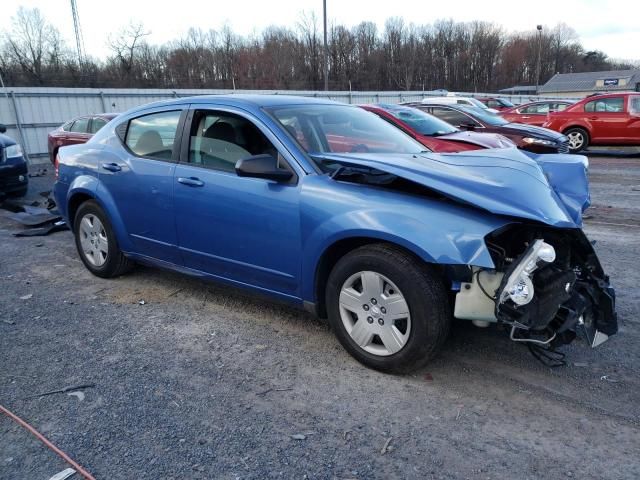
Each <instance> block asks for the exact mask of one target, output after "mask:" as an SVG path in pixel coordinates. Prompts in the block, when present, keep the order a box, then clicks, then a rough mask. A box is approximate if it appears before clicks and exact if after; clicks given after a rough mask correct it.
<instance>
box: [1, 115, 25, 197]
mask: <svg viewBox="0 0 640 480" xmlns="http://www.w3.org/2000/svg"><path fill="white" fill-rule="evenodd" d="M6 132H7V127H6V126H4V125H2V124H0V200H1V199H2V198H3V197H5V196H13V197H22V196H24V195H26V194H27V188H28V187H29V169H28V166H27V161H26V159H25V157H24V155H23V153H22V147H20V144H19V143H18V142H16V141H15V140H14V139H13V138H11V137H9V136H8V135H5V133H6Z"/></svg>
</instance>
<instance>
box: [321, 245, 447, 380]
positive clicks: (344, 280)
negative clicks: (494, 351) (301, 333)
mask: <svg viewBox="0 0 640 480" xmlns="http://www.w3.org/2000/svg"><path fill="white" fill-rule="evenodd" d="M403 302H404V303H403ZM326 304H327V312H328V314H329V323H330V324H331V327H332V328H333V330H334V332H335V334H336V336H337V337H338V340H339V341H340V343H341V344H342V346H343V347H344V348H345V349H346V350H347V351H348V352H349V353H350V354H351V355H352V356H353V357H354V358H355V359H356V360H358V361H359V362H361V363H362V364H364V365H366V366H367V367H370V368H374V369H376V370H380V371H383V372H389V373H406V372H409V371H412V370H415V369H417V368H420V367H422V366H423V365H425V364H426V363H427V362H428V361H429V360H431V359H432V358H433V357H434V356H435V355H436V354H437V353H438V352H439V350H440V348H441V347H442V344H443V343H444V341H445V340H446V338H447V335H448V333H449V327H450V323H451V317H450V314H449V303H448V299H447V292H446V289H445V286H444V283H443V281H442V279H441V278H440V277H439V275H438V274H437V272H436V271H435V270H434V269H433V267H432V266H430V265H428V264H426V263H424V262H422V261H421V260H420V259H417V258H416V257H414V256H413V255H411V254H409V253H407V252H405V251H404V250H402V249H400V248H398V247H395V246H392V245H388V244H373V245H367V246H364V247H360V248H358V249H356V250H354V251H352V252H350V253H348V254H347V255H345V256H344V257H342V258H341V259H340V260H339V261H338V263H337V264H336V265H335V267H334V268H333V270H332V271H331V274H330V275H329V279H328V282H327V288H326ZM403 314H404V315H403Z"/></svg>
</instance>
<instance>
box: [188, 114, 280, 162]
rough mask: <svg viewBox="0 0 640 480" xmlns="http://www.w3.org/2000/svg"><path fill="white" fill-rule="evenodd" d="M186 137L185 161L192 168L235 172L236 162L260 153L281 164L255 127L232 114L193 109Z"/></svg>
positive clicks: (273, 149) (274, 150)
mask: <svg viewBox="0 0 640 480" xmlns="http://www.w3.org/2000/svg"><path fill="white" fill-rule="evenodd" d="M189 136H190V139H189V158H188V162H189V163H190V164H192V165H198V166H202V167H205V168H210V169H213V170H221V171H223V172H230V173H235V167H236V162H237V161H238V160H240V159H241V158H247V157H251V156H254V155H261V154H268V155H272V156H273V157H275V158H277V159H278V160H279V162H281V163H284V161H283V160H282V159H281V158H280V155H279V154H278V151H277V150H276V148H275V147H274V146H273V144H272V143H271V142H270V141H269V140H268V139H267V137H265V135H264V134H263V133H262V132H261V131H260V129H259V128H258V127H256V126H255V125H254V124H253V123H251V122H250V121H249V120H247V119H245V118H243V117H241V116H239V115H234V114H232V113H227V112H217V111H212V110H196V111H195V112H194V115H193V121H192V123H191V132H190V135H189ZM284 168H286V167H284Z"/></svg>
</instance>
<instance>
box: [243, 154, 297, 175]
mask: <svg viewBox="0 0 640 480" xmlns="http://www.w3.org/2000/svg"><path fill="white" fill-rule="evenodd" d="M236 173H237V174H238V176H239V177H254V178H264V179H267V180H273V181H276V182H287V181H289V180H291V177H293V173H291V172H290V171H289V170H285V169H284V168H278V160H276V159H275V158H274V157H273V155H269V154H262V155H253V156H252V157H247V158H241V159H240V160H238V161H237V163H236Z"/></svg>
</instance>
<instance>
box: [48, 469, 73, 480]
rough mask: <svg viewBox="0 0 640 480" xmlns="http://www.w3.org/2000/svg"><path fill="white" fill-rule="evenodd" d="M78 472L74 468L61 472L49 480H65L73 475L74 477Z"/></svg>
mask: <svg viewBox="0 0 640 480" xmlns="http://www.w3.org/2000/svg"><path fill="white" fill-rule="evenodd" d="M75 473H76V471H75V470H74V469H73V468H67V469H65V470H63V471H61V472H58V473H56V474H55V475H54V476H53V477H51V478H50V479H49V480H65V479H67V478H69V477H70V476H71V475H74V474H75Z"/></svg>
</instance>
